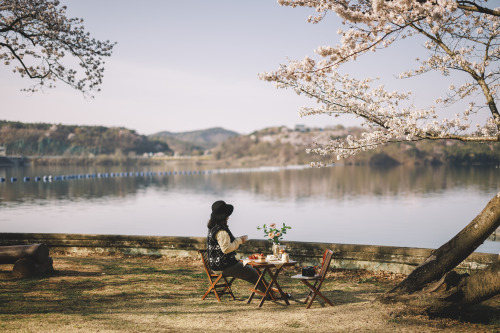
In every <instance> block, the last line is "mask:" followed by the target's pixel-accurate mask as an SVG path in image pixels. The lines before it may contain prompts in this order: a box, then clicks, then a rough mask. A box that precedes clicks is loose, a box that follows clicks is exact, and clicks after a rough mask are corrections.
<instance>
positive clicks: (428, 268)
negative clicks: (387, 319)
mask: <svg viewBox="0 0 500 333" xmlns="http://www.w3.org/2000/svg"><path fill="white" fill-rule="evenodd" d="M499 226H500V192H499V193H498V194H497V195H496V196H495V197H493V199H491V200H490V202H489V203H488V204H487V205H486V207H485V208H484V209H483V211H482V212H481V213H479V215H477V216H476V218H474V219H473V220H472V222H471V223H469V225H467V226H466V227H465V228H464V229H462V231H460V232H459V233H458V234H457V235H456V236H455V237H453V238H452V239H451V240H450V241H448V242H447V243H446V244H444V245H443V246H441V247H440V248H439V249H437V250H435V251H433V252H432V253H431V255H430V256H429V257H428V258H427V259H426V260H425V261H424V262H423V263H422V264H420V265H419V266H418V267H417V268H415V270H414V271H413V272H411V273H410V274H409V275H408V276H407V277H406V279H404V280H403V281H401V283H399V284H398V285H397V286H396V287H394V288H393V289H392V290H390V291H389V292H388V293H389V294H402V293H412V292H415V291H417V290H420V289H422V288H423V287H424V286H425V285H426V284H428V283H430V282H433V281H437V280H439V279H441V278H442V277H443V276H444V275H445V274H446V273H447V272H449V271H450V270H452V269H453V268H455V267H456V266H457V265H458V264H460V263H461V262H462V261H463V260H465V259H466V258H467V257H468V256H469V255H470V254H471V253H472V252H474V250H475V249H477V247H478V246H479V245H481V244H482V243H483V242H484V241H485V240H486V239H487V238H488V237H489V236H490V235H491V234H492V233H493V232H494V231H495V230H496V229H497V228H498V227H499Z"/></svg>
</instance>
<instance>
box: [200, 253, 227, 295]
mask: <svg viewBox="0 0 500 333" xmlns="http://www.w3.org/2000/svg"><path fill="white" fill-rule="evenodd" d="M198 252H199V253H200V255H201V261H202V262H203V267H204V268H205V272H206V273H207V276H208V282H209V283H210V287H208V290H207V291H206V293H205V295H203V297H202V298H201V299H205V297H207V295H208V294H209V293H210V292H211V291H213V292H214V294H215V297H217V300H218V301H219V302H220V296H222V295H224V294H226V293H227V294H229V295H231V297H232V298H233V300H235V298H234V295H233V291H232V290H231V284H232V283H233V280H234V277H233V278H231V279H230V280H229V281H228V280H227V279H226V277H225V276H223V275H222V274H215V273H214V272H213V271H212V270H211V269H210V265H209V264H208V253H207V250H198ZM219 282H221V283H219ZM217 283H219V284H217Z"/></svg>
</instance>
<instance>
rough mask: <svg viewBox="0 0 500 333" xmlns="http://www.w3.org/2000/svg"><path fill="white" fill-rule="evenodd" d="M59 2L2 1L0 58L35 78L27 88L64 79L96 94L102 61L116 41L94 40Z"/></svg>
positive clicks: (109, 53)
mask: <svg viewBox="0 0 500 333" xmlns="http://www.w3.org/2000/svg"><path fill="white" fill-rule="evenodd" d="M59 5H60V3H59V1H58V0H1V1H0V62H2V63H3V64H4V65H7V66H13V71H14V72H15V73H19V74H20V75H21V76H22V77H28V78H30V79H33V80H35V82H36V84H34V85H33V86H31V87H29V88H27V89H24V90H26V91H30V92H35V91H37V90H39V89H43V88H44V87H46V88H53V87H54V86H55V82H56V81H62V82H64V83H65V84H68V85H69V86H71V87H73V88H75V89H77V90H80V91H82V92H83V93H84V94H85V95H88V96H92V92H93V91H99V86H100V85H101V83H102V78H103V72H104V61H103V60H102V59H103V57H109V56H110V55H111V52H112V49H113V46H114V45H115V43H112V42H110V41H99V40H96V39H94V38H91V37H90V34H89V33H88V32H86V31H85V30H84V27H83V20H82V19H79V18H68V17H66V7H65V6H59ZM75 61H76V62H75ZM68 64H70V65H68ZM76 64H78V65H76ZM78 67H79V68H78ZM75 68H78V70H77V69H75Z"/></svg>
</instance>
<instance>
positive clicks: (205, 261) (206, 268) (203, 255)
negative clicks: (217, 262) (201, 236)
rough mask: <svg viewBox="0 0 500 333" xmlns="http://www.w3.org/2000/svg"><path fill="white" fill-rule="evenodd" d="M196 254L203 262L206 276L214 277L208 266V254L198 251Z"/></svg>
mask: <svg viewBox="0 0 500 333" xmlns="http://www.w3.org/2000/svg"><path fill="white" fill-rule="evenodd" d="M198 252H199V253H200V255H201V261H202V262H203V267H205V271H206V272H207V274H208V275H209V276H210V275H215V274H214V272H213V271H212V270H211V269H210V265H209V264H208V252H207V250H198Z"/></svg>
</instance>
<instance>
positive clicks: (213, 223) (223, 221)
mask: <svg viewBox="0 0 500 333" xmlns="http://www.w3.org/2000/svg"><path fill="white" fill-rule="evenodd" d="M228 217H229V216H226V217H224V218H222V219H221V218H211V219H210V220H208V223H207V227H208V229H212V228H213V227H215V226H216V225H221V226H227V220H228Z"/></svg>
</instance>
